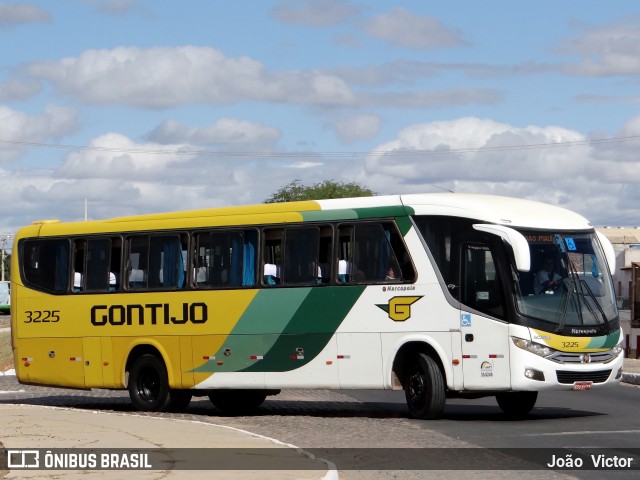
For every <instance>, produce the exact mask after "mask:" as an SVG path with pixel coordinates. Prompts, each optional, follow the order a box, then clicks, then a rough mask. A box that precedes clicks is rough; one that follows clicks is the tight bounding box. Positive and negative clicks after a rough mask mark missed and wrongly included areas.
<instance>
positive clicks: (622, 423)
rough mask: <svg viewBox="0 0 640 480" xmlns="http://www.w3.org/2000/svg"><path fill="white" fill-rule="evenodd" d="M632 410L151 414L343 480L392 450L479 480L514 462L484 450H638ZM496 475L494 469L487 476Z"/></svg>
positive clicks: (285, 403) (357, 398) (606, 402)
mask: <svg viewBox="0 0 640 480" xmlns="http://www.w3.org/2000/svg"><path fill="white" fill-rule="evenodd" d="M0 392H1V395H0V403H25V404H35V405H52V406H64V407H72V408H80V409H91V410H94V411H95V410H97V411H100V410H103V411H118V412H125V413H126V412H132V413H134V412H133V409H132V407H131V404H130V402H129V399H128V396H127V395H126V393H125V392H113V391H107V390H94V391H81V390H66V389H54V388H44V387H30V386H24V385H19V384H18V383H17V382H16V380H15V377H0ZM638 406H640V387H637V386H631V385H620V386H616V387H613V388H611V389H608V390H602V391H595V390H592V391H589V392H552V393H543V394H541V395H540V397H539V400H538V403H537V405H536V408H535V409H534V410H533V411H532V413H531V414H530V415H529V416H528V417H527V418H526V419H524V420H518V421H515V420H508V419H506V418H505V417H504V416H503V415H502V413H501V411H500V410H499V408H498V406H497V405H496V403H495V400H494V399H493V398H487V399H478V400H466V401H465V400H450V401H449V402H448V403H447V407H446V410H445V413H444V417H443V418H442V419H440V420H437V421H417V420H412V419H409V418H407V408H406V406H405V404H404V396H403V392H381V391H361V390H359V391H340V392H336V391H324V390H320V391H311V390H288V391H284V392H283V393H282V394H281V395H279V396H276V397H270V399H269V400H267V401H266V402H265V403H264V404H263V406H262V407H261V408H260V410H259V411H258V412H256V413H255V414H254V415H245V416H229V415H225V414H224V413H222V412H220V411H219V410H217V409H216V408H215V407H213V406H212V405H211V403H210V402H209V401H208V400H206V397H205V398H200V399H195V401H193V402H192V403H191V405H190V406H189V408H188V410H187V411H186V412H185V413H182V414H168V413H166V414H148V415H154V416H164V417H174V418H181V419H192V420H196V421H199V422H210V423H215V424H219V425H227V426H232V427H237V428H241V429H245V430H249V431H251V432H254V433H257V434H260V435H266V436H269V437H273V438H277V439H278V440H280V441H283V442H286V443H292V444H295V445H298V446H300V447H303V448H305V449H325V448H331V449H343V450H333V451H331V452H328V453H326V454H323V458H327V457H329V458H331V460H335V461H336V462H337V463H338V464H340V461H342V460H346V461H347V462H348V461H351V460H352V459H353V457H354V456H356V455H357V456H358V462H360V463H359V465H362V467H363V469H364V470H363V471H362V472H354V471H346V472H343V473H341V478H343V479H347V480H349V479H358V480H359V479H364V478H373V477H375V478H394V476H391V477H388V476H385V475H384V474H381V473H380V472H379V470H381V469H380V466H381V465H380V459H379V458H376V455H379V453H378V452H381V450H379V449H381V448H383V449H385V451H390V452H391V455H390V454H389V452H386V453H385V454H386V455H388V456H389V457H388V458H390V457H391V456H394V457H395V456H398V455H405V457H403V458H405V460H403V462H404V464H406V465H407V467H406V468H410V467H411V462H410V458H409V459H408V460H406V455H408V453H407V452H409V455H410V454H413V453H414V452H418V453H420V454H423V455H428V454H433V449H434V448H437V449H439V450H438V451H437V452H438V453H437V455H439V456H442V455H444V454H445V453H447V454H449V455H454V457H450V458H449V459H448V461H449V465H454V466H455V465H457V464H459V462H463V461H464V460H465V457H469V455H470V454H469V452H473V454H474V457H477V458H476V460H478V458H480V460H481V461H485V464H484V465H483V464H481V465H480V467H478V468H474V469H475V470H479V471H477V472H476V473H475V474H474V476H475V477H476V478H503V477H504V474H505V473H506V472H505V471H501V470H500V469H502V468H504V465H503V464H501V463H500V462H502V461H507V462H512V461H513V460H514V459H513V457H508V456H507V457H505V456H504V455H501V454H495V455H494V454H491V455H490V457H489V458H487V459H485V460H482V455H480V456H479V457H478V455H479V453H481V449H482V448H483V447H485V448H536V449H539V448H546V449H577V448H590V449H596V451H598V452H604V453H606V454H607V455H609V454H612V452H613V453H615V452H617V451H619V450H622V449H627V448H637V447H639V446H640V417H639V416H638ZM478 447H480V449H478ZM353 449H362V450H358V451H356V450H353ZM376 449H378V450H376ZM411 449H418V450H411ZM420 449H422V450H420ZM607 449H608V450H607ZM312 451H313V450H312ZM563 451H566V450H563ZM468 459H469V458H467V460H468ZM505 459H506V460H505ZM456 462H458V463H456ZM487 462H488V463H487ZM516 463H517V462H516ZM474 465H476V464H474ZM374 467H375V468H374ZM366 468H369V469H373V470H377V471H378V472H377V473H376V475H372V474H373V471H372V470H366ZM494 468H495V470H496V471H492V470H493V469H494ZM520 468H521V467H520V466H518V465H517V464H516V465H515V466H514V467H513V470H512V471H511V472H510V473H513V472H514V471H517V472H518V475H517V477H518V478H536V479H539V478H585V479H602V478H635V476H636V475H637V471H635V472H631V471H621V472H618V471H615V472H612V471H607V472H602V471H593V470H591V471H570V472H558V471H551V470H549V471H546V470H542V471H541V470H530V471H528V472H524V471H521V470H520ZM525 468H526V467H525ZM405 473H406V474H402V475H401V476H397V475H396V476H395V478H426V477H424V474H425V472H424V471H422V472H413V473H412V474H411V475H409V474H408V473H409V472H405ZM460 473H462V472H460ZM429 474H430V475H429V478H451V475H450V474H451V472H448V473H447V472H429ZM509 476H513V475H511V474H510V475H509ZM456 478H463V477H461V476H457V477H456Z"/></svg>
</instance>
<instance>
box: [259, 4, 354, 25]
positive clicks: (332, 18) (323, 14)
mask: <svg viewBox="0 0 640 480" xmlns="http://www.w3.org/2000/svg"><path fill="white" fill-rule="evenodd" d="M360 10H361V8H360V7H356V6H354V5H349V3H348V1H345V0H295V1H294V0H280V2H279V3H278V5H276V6H275V7H274V8H273V9H272V10H271V16H272V17H273V18H275V19H276V20H278V21H280V22H282V23H290V24H298V25H309V26H312V27H326V26H329V25H335V24H337V23H340V22H343V21H344V20H346V19H348V18H349V17H351V16H353V15H355V14H357V13H358V12H359V11H360Z"/></svg>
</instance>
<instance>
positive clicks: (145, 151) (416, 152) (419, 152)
mask: <svg viewBox="0 0 640 480" xmlns="http://www.w3.org/2000/svg"><path fill="white" fill-rule="evenodd" d="M637 140H640V135H629V136H625V137H611V138H596V139H588V140H576V141H570V142H551V143H534V144H524V145H502V146H493V147H468V148H449V149H442V150H424V149H398V150H370V151H353V152H305V151H301V152H268V151H221V150H220V151H215V150H189V149H182V148H180V149H151V148H126V147H98V146H83V145H65V144H58V143H41V142H26V141H18V140H0V144H4V145H16V146H21V147H35V148H54V149H63V150H77V151H94V152H109V153H129V154H142V155H180V156H184V155H188V156H201V157H258V158H326V157H335V158H353V157H363V156H367V155H379V156H387V155H391V156H425V155H450V154H465V153H484V152H501V151H514V150H537V149H545V148H568V147H577V146H594V145H605V144H615V143H625V142H632V141H637Z"/></svg>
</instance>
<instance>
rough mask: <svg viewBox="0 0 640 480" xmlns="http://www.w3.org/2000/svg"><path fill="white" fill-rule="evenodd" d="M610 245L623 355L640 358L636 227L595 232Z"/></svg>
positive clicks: (639, 251) (639, 240) (639, 237)
mask: <svg viewBox="0 0 640 480" xmlns="http://www.w3.org/2000/svg"><path fill="white" fill-rule="evenodd" d="M596 230H598V231H599V232H600V233H602V234H604V235H605V236H606V237H607V238H608V239H609V241H610V242H611V243H612V244H613V248H614V250H615V252H616V272H615V274H614V275H613V281H614V283H615V288H616V295H617V297H618V308H619V309H620V321H621V322H620V323H621V325H622V328H623V330H624V333H625V339H626V347H627V356H629V357H632V358H638V357H640V338H639V337H640V227H632V228H628V227H604V228H598V229H596Z"/></svg>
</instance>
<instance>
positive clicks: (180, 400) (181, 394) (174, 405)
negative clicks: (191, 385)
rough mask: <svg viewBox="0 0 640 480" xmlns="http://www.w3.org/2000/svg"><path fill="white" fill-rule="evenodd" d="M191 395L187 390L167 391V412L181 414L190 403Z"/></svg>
mask: <svg viewBox="0 0 640 480" xmlns="http://www.w3.org/2000/svg"><path fill="white" fill-rule="evenodd" d="M192 397H193V394H192V393H191V392H190V391H189V390H170V391H169V411H170V412H183V411H185V410H186V409H187V407H188V406H189V403H191V398H192Z"/></svg>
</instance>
